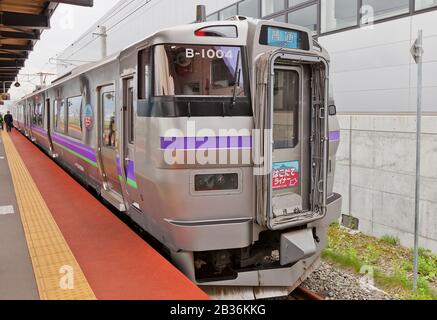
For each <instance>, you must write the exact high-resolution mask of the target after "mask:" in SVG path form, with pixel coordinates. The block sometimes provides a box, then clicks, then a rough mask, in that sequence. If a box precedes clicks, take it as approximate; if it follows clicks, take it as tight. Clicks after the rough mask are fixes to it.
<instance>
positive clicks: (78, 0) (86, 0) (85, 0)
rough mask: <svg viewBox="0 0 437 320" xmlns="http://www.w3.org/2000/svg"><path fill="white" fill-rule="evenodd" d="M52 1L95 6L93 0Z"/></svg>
mask: <svg viewBox="0 0 437 320" xmlns="http://www.w3.org/2000/svg"><path fill="white" fill-rule="evenodd" d="M51 2H57V3H65V4H72V5H75V6H82V7H92V6H94V1H93V0H55V1H51Z"/></svg>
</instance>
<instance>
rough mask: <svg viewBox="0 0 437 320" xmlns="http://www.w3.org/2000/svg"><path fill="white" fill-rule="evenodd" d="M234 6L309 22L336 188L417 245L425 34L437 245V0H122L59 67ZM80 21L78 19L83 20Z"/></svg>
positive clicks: (425, 200)
mask: <svg viewBox="0 0 437 320" xmlns="http://www.w3.org/2000/svg"><path fill="white" fill-rule="evenodd" d="M198 4H204V5H206V9H207V16H208V17H207V19H208V21H214V20H224V19H227V18H229V17H231V16H234V15H243V16H250V17H255V18H263V19H272V20H276V21H282V22H288V23H292V24H298V25H302V26H305V27H307V28H309V29H311V30H313V31H314V37H315V38H318V41H320V43H321V44H322V45H323V46H325V47H326V48H327V49H328V51H329V53H330V55H331V61H332V69H331V84H332V87H333V93H334V97H335V100H336V105H337V110H338V112H339V114H340V117H339V118H340V121H341V128H342V130H341V135H342V137H341V138H342V143H341V150H340V152H339V156H338V163H337V167H336V170H337V173H336V183H335V186H336V191H337V192H339V193H341V194H342V195H343V199H344V203H343V214H344V215H352V216H353V217H354V218H357V219H358V229H359V230H361V231H363V232H364V233H367V234H370V235H374V236H384V235H391V236H395V237H398V238H399V239H400V241H401V244H403V245H406V246H412V245H413V236H414V235H413V233H414V191H415V145H416V137H415V130H416V120H415V111H416V93H417V90H416V83H417V76H416V74H417V66H416V64H415V62H414V60H413V58H412V57H411V54H410V48H411V46H412V44H413V43H414V41H415V39H416V37H417V33H418V30H419V29H422V30H423V34H424V50H425V54H424V72H423V84H424V89H423V109H424V111H425V115H424V118H423V147H422V150H423V151H422V172H421V174H422V185H421V187H422V188H421V189H422V194H421V203H420V210H421V221H420V245H421V246H422V247H425V248H429V249H431V250H433V251H435V252H437V77H436V76H435V75H436V74H437V58H436V57H437V0H390V1H381V0H308V1H307V0H244V1H236V0H202V1H198V0H183V1H180V0H123V1H120V2H119V3H118V4H117V5H116V6H115V7H113V8H112V9H111V10H110V11H109V12H108V13H107V14H106V15H105V16H104V17H103V18H102V19H101V20H100V21H96V23H95V24H94V25H93V26H92V27H91V28H90V29H89V30H88V31H87V32H86V33H85V34H83V35H81V36H80V37H79V39H78V40H77V41H76V42H75V43H74V44H72V45H71V46H70V47H68V48H67V49H66V50H65V51H64V52H62V53H61V54H60V55H59V56H58V57H57V59H58V63H59V65H58V70H59V73H64V72H66V71H68V70H69V69H71V68H73V67H74V66H77V65H79V64H81V63H86V62H88V61H95V60H98V59H99V58H101V54H102V53H101V52H102V50H101V36H99V35H98V34H99V30H102V29H99V28H100V27H101V26H104V27H106V34H107V37H106V43H107V54H111V53H114V52H116V51H118V50H121V49H123V48H124V47H127V46H128V45H130V44H132V43H134V42H136V41H139V40H140V39H142V38H144V37H145V36H147V35H150V34H151V33H153V32H155V31H156V30H159V29H161V28H165V27H169V26H174V25H178V24H186V23H191V22H193V21H194V20H195V12H196V10H195V7H196V5H198ZM76 23H80V21H76Z"/></svg>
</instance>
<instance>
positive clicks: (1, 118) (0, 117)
mask: <svg viewBox="0 0 437 320" xmlns="http://www.w3.org/2000/svg"><path fill="white" fill-rule="evenodd" d="M0 130H3V115H2V114H1V113H0Z"/></svg>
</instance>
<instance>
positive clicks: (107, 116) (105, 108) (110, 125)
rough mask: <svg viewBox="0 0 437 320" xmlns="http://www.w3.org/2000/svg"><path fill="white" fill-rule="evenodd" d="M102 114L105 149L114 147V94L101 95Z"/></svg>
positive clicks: (115, 124)
mask: <svg viewBox="0 0 437 320" xmlns="http://www.w3.org/2000/svg"><path fill="white" fill-rule="evenodd" d="M102 114H103V124H102V128H103V135H102V138H103V145H104V146H105V147H110V148H115V147H116V141H117V140H116V133H117V121H116V119H115V93H114V92H113V91H111V92H103V93H102Z"/></svg>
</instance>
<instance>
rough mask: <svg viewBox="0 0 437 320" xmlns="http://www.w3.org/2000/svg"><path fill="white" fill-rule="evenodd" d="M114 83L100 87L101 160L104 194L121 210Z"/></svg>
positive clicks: (123, 207)
mask: <svg viewBox="0 0 437 320" xmlns="http://www.w3.org/2000/svg"><path fill="white" fill-rule="evenodd" d="M115 95H116V93H115V88H114V86H113V85H110V86H105V87H102V88H101V89H100V92H99V101H100V103H99V104H100V115H101V117H100V119H101V121H100V124H99V131H100V139H99V140H100V162H101V171H102V176H103V187H104V189H103V190H102V196H103V197H104V198H105V199H106V200H107V201H109V202H110V203H111V204H112V205H114V206H115V207H116V208H117V209H119V210H120V211H125V210H126V208H125V204H124V200H123V196H122V194H123V193H122V189H121V184H120V179H121V178H122V173H121V166H120V157H119V140H118V139H119V130H118V123H119V122H118V119H117V117H118V112H117V105H116V97H115Z"/></svg>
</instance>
